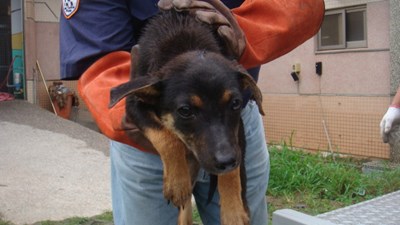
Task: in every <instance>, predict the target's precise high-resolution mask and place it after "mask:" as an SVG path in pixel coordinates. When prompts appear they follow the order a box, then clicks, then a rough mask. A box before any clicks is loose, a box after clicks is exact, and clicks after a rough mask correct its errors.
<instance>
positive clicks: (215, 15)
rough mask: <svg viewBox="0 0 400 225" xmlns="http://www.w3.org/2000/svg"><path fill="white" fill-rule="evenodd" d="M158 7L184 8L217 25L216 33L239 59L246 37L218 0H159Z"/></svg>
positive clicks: (228, 11) (164, 8)
mask: <svg viewBox="0 0 400 225" xmlns="http://www.w3.org/2000/svg"><path fill="white" fill-rule="evenodd" d="M158 7H159V8H160V9H162V10H169V9H171V8H175V9H176V10H182V11H184V10H186V11H189V12H190V13H192V14H194V15H195V16H196V18H197V19H198V20H199V21H201V22H204V23H207V24H210V25H215V26H218V34H219V35H220V37H221V38H222V39H223V40H224V41H225V43H226V44H227V47H228V49H229V51H231V54H233V56H234V57H235V58H236V59H239V58H240V57H241V56H242V54H243V51H244V49H245V47H246V37H245V35H244V33H243V31H242V29H241V28H240V26H239V24H238V23H237V21H236V19H235V17H234V16H233V15H232V13H231V11H230V9H229V8H227V7H226V6H225V5H224V4H223V3H222V2H220V1H219V0H216V1H215V0H211V1H208V2H206V1H201V0H160V1H159V2H158Z"/></svg>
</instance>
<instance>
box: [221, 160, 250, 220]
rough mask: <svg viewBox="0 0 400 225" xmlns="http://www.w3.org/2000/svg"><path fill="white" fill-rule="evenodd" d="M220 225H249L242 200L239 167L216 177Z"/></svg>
mask: <svg viewBox="0 0 400 225" xmlns="http://www.w3.org/2000/svg"><path fill="white" fill-rule="evenodd" d="M218 191H219V195H220V204H221V224H222V225H249V216H248V214H247V212H246V210H245V207H244V204H243V199H242V195H241V192H242V186H241V183H240V167H238V168H236V169H235V170H233V171H231V172H229V173H226V174H222V175H219V176H218Z"/></svg>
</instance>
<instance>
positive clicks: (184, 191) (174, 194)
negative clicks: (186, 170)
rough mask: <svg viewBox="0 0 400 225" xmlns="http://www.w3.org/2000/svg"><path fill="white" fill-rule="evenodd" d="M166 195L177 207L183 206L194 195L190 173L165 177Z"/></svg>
mask: <svg viewBox="0 0 400 225" xmlns="http://www.w3.org/2000/svg"><path fill="white" fill-rule="evenodd" d="M163 191H164V197H165V199H167V200H168V201H171V202H172V204H174V205H175V206H176V207H182V206H184V205H185V203H186V202H187V201H188V200H190V198H191V196H192V184H191V181H190V176H189V174H186V175H179V176H165V177H164V190H163Z"/></svg>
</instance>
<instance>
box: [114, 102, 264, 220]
mask: <svg viewBox="0 0 400 225" xmlns="http://www.w3.org/2000/svg"><path fill="white" fill-rule="evenodd" d="M242 119H243V122H244V128H245V134H246V141H247V146H246V155H245V163H246V165H245V166H246V174H247V202H248V207H249V209H250V214H251V215H250V219H251V224H252V225H266V224H267V223H268V213H267V204H266V199H265V193H266V190H267V186H268V178H269V154H268V149H267V145H266V142H265V135H264V128H263V123H262V118H261V116H260V114H259V112H258V108H257V105H256V104H255V103H254V102H253V101H250V102H249V103H248V104H247V106H246V107H245V108H244V109H243V111H242ZM110 158H111V190H112V205H113V215H114V224H115V225H137V224H140V225H176V224H177V216H178V209H177V208H176V207H174V206H173V204H168V202H167V200H165V199H164V196H163V191H162V190H163V167H162V162H161V160H160V157H159V156H157V155H154V154H150V153H145V152H142V151H140V150H137V149H135V148H133V147H131V146H128V145H125V144H122V143H119V142H115V141H111V143H110ZM208 189H209V175H208V174H207V173H206V172H205V171H204V170H200V172H199V175H198V178H197V182H196V185H195V187H194V190H193V196H194V198H195V200H196V205H197V208H198V211H199V213H200V216H201V219H202V221H203V224H204V225H217V224H220V216H219V195H218V192H216V193H215V194H214V198H213V199H212V201H211V203H209V204H207V196H208Z"/></svg>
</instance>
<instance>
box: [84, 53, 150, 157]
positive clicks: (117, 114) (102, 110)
mask: <svg viewBox="0 0 400 225" xmlns="http://www.w3.org/2000/svg"><path fill="white" fill-rule="evenodd" d="M130 67H131V56H130V54H129V53H128V52H125V51H118V52H113V53H110V54H108V55H106V56H104V57H103V58H101V59H99V60H97V61H96V62H95V63H94V64H93V65H92V66H90V67H89V68H88V69H87V70H86V71H85V73H84V74H83V75H82V76H81V78H80V79H79V82H78V91H79V94H80V96H81V97H82V99H83V101H84V102H85V104H86V106H87V107H88V109H89V111H90V112H91V114H92V116H93V118H94V120H95V122H96V124H97V125H98V127H99V129H100V130H101V132H102V133H103V134H104V135H106V136H107V137H108V138H110V139H112V140H115V141H119V142H122V143H125V144H128V145H131V146H133V147H136V148H138V149H140V150H142V151H146V152H152V153H156V151H155V149H154V147H153V145H152V144H151V143H150V142H149V141H148V140H147V138H145V137H144V136H143V134H142V132H141V131H140V130H139V129H138V128H137V127H136V126H135V125H134V124H132V123H130V122H129V119H126V118H125V100H121V101H120V102H119V103H118V104H117V105H115V106H114V107H113V108H108V103H109V101H110V90H111V88H113V87H115V86H118V85H119V84H122V83H125V82H127V81H128V80H129V78H130V73H129V71H130Z"/></svg>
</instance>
